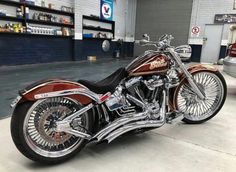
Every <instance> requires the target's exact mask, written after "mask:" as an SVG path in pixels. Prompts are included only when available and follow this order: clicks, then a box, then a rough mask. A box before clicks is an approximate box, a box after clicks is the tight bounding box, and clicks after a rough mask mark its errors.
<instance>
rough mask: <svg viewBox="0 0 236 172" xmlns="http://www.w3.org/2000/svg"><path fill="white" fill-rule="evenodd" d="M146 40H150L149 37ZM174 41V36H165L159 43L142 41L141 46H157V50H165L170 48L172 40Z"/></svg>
mask: <svg viewBox="0 0 236 172" xmlns="http://www.w3.org/2000/svg"><path fill="white" fill-rule="evenodd" d="M145 35H147V34H145ZM146 38H149V36H146ZM173 39H174V37H173V36H172V35H163V36H161V38H160V39H159V41H157V42H154V41H150V40H149V39H142V40H140V41H139V44H140V45H141V46H150V45H152V46H155V47H156V48H157V49H164V48H167V47H170V43H171V40H173Z"/></svg>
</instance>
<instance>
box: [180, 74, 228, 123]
mask: <svg viewBox="0 0 236 172" xmlns="http://www.w3.org/2000/svg"><path fill="white" fill-rule="evenodd" d="M202 74H203V75H206V76H209V78H207V79H209V80H210V81H206V80H204V79H203V81H202V83H198V84H199V85H202V87H203V89H204V90H206V89H208V90H211V91H212V90H213V86H215V87H216V88H215V90H216V91H219V95H217V96H218V97H217V98H218V99H219V102H218V103H217V104H216V105H215V106H213V104H212V106H209V104H207V106H209V109H213V110H212V112H208V111H209V109H207V108H206V110H205V111H206V112H205V113H206V115H205V116H203V115H204V114H203V115H202V114H201V113H199V112H197V110H196V108H193V110H191V111H190V110H189V109H190V106H191V105H192V103H190V104H188V106H187V105H185V106H186V108H182V109H181V106H180V103H179V101H180V99H181V98H179V96H180V94H182V93H181V88H182V87H183V86H184V84H186V81H185V82H182V83H181V85H180V86H179V88H178V90H177V94H176V95H177V97H176V104H177V105H176V107H177V109H178V110H180V112H182V113H184V114H185V115H184V118H183V120H182V121H183V122H185V123H187V124H201V123H204V122H206V121H208V120H210V119H211V118H213V117H214V116H216V115H217V113H218V112H219V111H220V110H221V108H222V107H223V105H224V103H225V99H226V95H227V85H226V82H225V79H224V77H223V76H222V74H221V73H220V72H207V71H204V72H197V73H194V74H193V76H194V77H198V79H199V78H200V77H201V76H197V75H202ZM199 82H201V79H199ZM211 82H215V83H214V84H213V86H212V87H210V86H209V84H210V83H211ZM204 83H205V84H206V83H207V84H206V86H204ZM217 84H218V85H217ZM187 85H188V84H187ZM207 87H210V88H207ZM182 90H183V89H182ZM187 91H190V92H191V90H187ZM211 91H210V92H211ZM206 98H207V97H206ZM184 99H186V97H185V98H183V100H184ZM209 99H210V98H209ZM192 100H194V98H190V102H191V101H192ZM214 101H216V100H214ZM182 103H183V102H182ZM204 106H206V105H198V108H199V109H200V112H204ZM207 106H206V107H207ZM214 107H215V108H214ZM184 109H185V110H184ZM186 111H188V113H190V112H191V113H192V116H194V115H196V113H199V115H198V116H199V117H196V118H194V117H191V115H186ZM207 113H208V114H207ZM201 115H202V116H201ZM196 116H197V115H196Z"/></svg>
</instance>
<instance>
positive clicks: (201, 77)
mask: <svg viewBox="0 0 236 172" xmlns="http://www.w3.org/2000/svg"><path fill="white" fill-rule="evenodd" d="M193 77H194V80H195V82H196V83H197V85H198V86H199V88H200V89H201V90H202V91H203V92H204V93H205V96H206V98H205V99H204V100H201V99H199V98H198V96H197V95H196V94H195V93H194V91H193V90H192V88H191V86H190V85H189V84H183V85H182V86H181V88H180V90H179V94H178V97H177V103H178V109H179V111H181V112H183V114H185V118H187V119H190V120H196V121H200V120H204V119H206V118H208V117H210V116H211V115H212V114H213V113H214V112H215V110H216V109H217V108H218V106H219V105H220V103H221V102H222V99H223V94H224V88H223V85H222V82H221V80H220V79H219V78H218V76H217V75H215V74H213V73H209V72H201V73H197V74H195V75H194V76H193Z"/></svg>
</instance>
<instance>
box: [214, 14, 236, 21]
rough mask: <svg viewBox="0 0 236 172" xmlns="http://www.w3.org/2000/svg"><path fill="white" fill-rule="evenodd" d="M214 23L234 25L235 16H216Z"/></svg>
mask: <svg viewBox="0 0 236 172" xmlns="http://www.w3.org/2000/svg"><path fill="white" fill-rule="evenodd" d="M215 23H236V14H216V15H215Z"/></svg>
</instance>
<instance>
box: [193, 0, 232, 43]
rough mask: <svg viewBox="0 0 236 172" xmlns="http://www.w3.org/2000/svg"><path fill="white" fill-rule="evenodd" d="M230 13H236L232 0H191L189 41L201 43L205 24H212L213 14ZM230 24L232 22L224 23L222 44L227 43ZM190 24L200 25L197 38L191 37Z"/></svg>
mask: <svg viewBox="0 0 236 172" xmlns="http://www.w3.org/2000/svg"><path fill="white" fill-rule="evenodd" d="M231 13H236V10H233V0H193V9H192V17H191V25H190V33H189V42H190V43H192V44H202V38H203V36H204V30H205V25H206V24H214V17H215V14H231ZM230 25H232V24H224V30H223V34H222V45H226V44H227V40H228V35H229V27H230ZM192 26H200V28H201V32H200V35H199V37H198V38H194V37H191V28H192Z"/></svg>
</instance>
